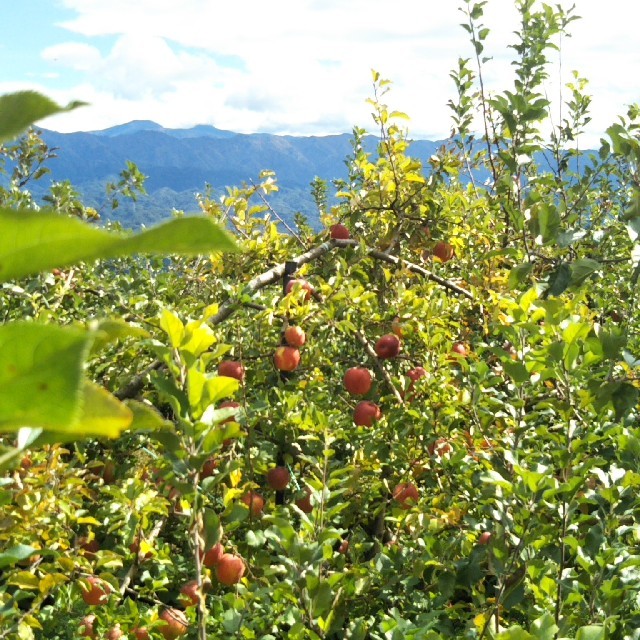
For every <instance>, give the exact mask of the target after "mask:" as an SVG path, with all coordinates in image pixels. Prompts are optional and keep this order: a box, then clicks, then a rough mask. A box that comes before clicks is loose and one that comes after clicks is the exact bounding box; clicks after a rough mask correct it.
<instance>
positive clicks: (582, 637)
mask: <svg viewBox="0 0 640 640" xmlns="http://www.w3.org/2000/svg"><path fill="white" fill-rule="evenodd" d="M604 638H605V629H604V627H601V626H600V625H596V624H590V625H587V626H586V627H580V628H579V629H578V633H576V640H604Z"/></svg>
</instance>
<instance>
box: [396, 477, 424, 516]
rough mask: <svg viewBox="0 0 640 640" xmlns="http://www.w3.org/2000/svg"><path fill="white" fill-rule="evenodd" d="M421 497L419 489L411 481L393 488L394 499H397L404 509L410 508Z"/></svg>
mask: <svg viewBox="0 0 640 640" xmlns="http://www.w3.org/2000/svg"><path fill="white" fill-rule="evenodd" d="M419 498H420V494H419V493H418V489H417V488H416V486H415V485H414V484H412V483H411V482H402V483H400V484H398V485H396V486H395V488H394V489H393V499H394V500H397V501H398V502H399V503H400V505H401V506H402V508H403V509H410V508H411V506H412V505H413V504H415V503H416V502H417V501H418V499H419Z"/></svg>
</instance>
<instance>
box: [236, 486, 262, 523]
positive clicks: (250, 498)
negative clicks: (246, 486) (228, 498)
mask: <svg viewBox="0 0 640 640" xmlns="http://www.w3.org/2000/svg"><path fill="white" fill-rule="evenodd" d="M241 500H242V502H244V504H246V505H247V507H249V511H250V512H251V515H252V516H253V517H254V518H257V517H258V516H261V515H262V510H263V509H264V498H263V497H262V496H261V495H260V494H259V493H256V492H255V491H249V493H245V494H244V495H243V496H242V498H241Z"/></svg>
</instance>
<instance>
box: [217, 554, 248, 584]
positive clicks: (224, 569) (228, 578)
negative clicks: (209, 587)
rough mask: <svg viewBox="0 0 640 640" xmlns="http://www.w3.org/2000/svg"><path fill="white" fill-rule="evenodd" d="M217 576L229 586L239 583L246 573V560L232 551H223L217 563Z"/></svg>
mask: <svg viewBox="0 0 640 640" xmlns="http://www.w3.org/2000/svg"><path fill="white" fill-rule="evenodd" d="M215 571H216V578H218V581H219V582H222V584H226V585H228V586H230V585H232V584H237V583H238V582H240V579H241V578H242V576H243V575H244V571H245V566H244V560H243V559H242V558H241V557H240V556H236V555H234V554H232V553H223V554H222V557H221V558H220V560H219V561H218V564H217V565H216V569H215Z"/></svg>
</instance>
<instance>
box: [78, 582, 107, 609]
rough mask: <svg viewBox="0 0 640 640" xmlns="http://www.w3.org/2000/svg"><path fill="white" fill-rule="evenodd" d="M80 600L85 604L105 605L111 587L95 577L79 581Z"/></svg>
mask: <svg viewBox="0 0 640 640" xmlns="http://www.w3.org/2000/svg"><path fill="white" fill-rule="evenodd" d="M81 587H82V599H83V600H84V601H85V604H91V605H98V604H105V603H106V602H107V600H108V599H109V594H110V593H111V592H112V591H113V587H112V586H111V585H110V584H109V583H108V582H105V581H104V580H102V579H101V578H98V577H97V576H89V577H88V578H83V579H82V581H81Z"/></svg>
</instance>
